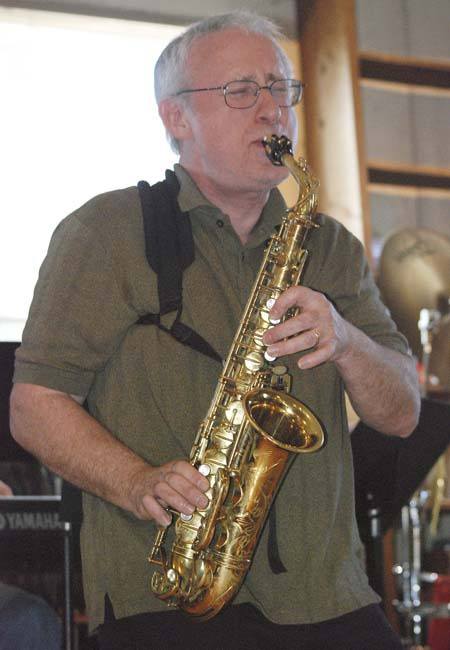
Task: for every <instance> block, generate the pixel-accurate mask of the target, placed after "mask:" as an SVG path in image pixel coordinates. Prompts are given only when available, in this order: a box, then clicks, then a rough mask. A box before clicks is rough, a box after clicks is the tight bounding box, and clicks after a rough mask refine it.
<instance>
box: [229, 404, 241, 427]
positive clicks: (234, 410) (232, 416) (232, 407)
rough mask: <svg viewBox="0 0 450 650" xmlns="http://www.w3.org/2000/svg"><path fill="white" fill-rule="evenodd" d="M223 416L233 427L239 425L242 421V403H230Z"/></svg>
mask: <svg viewBox="0 0 450 650" xmlns="http://www.w3.org/2000/svg"><path fill="white" fill-rule="evenodd" d="M225 416H226V418H227V420H228V422H231V424H233V425H240V424H242V421H243V419H244V408H243V406H242V403H241V402H240V401H239V400H235V401H234V402H231V403H230V404H229V405H228V407H227V409H226V411H225Z"/></svg>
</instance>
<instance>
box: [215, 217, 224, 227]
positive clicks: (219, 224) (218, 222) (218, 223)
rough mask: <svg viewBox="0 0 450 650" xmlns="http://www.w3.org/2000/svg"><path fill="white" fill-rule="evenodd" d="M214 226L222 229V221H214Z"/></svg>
mask: <svg viewBox="0 0 450 650" xmlns="http://www.w3.org/2000/svg"><path fill="white" fill-rule="evenodd" d="M216 226H217V227H218V228H223V221H222V219H217V221H216Z"/></svg>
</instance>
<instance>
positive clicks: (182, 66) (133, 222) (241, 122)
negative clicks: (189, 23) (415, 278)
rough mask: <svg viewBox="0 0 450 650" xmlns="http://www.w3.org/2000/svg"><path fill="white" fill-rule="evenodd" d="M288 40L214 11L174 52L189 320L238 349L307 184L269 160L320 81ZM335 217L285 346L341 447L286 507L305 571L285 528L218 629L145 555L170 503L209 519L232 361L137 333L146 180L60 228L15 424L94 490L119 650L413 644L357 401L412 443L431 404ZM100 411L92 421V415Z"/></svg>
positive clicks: (280, 306)
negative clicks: (370, 482)
mask: <svg viewBox="0 0 450 650" xmlns="http://www.w3.org/2000/svg"><path fill="white" fill-rule="evenodd" d="M276 35H277V32H276V30H275V28H274V26H273V25H272V24H271V23H270V22H269V21H266V20H265V19H261V18H259V17H256V16H250V15H248V14H246V13H242V12H237V13H233V14H229V15H226V16H223V17H218V18H212V19H208V20H206V21H203V22H201V23H199V24H197V25H194V26H193V27H191V28H190V29H189V30H188V31H187V32H186V33H185V34H184V36H182V37H179V38H178V39H176V40H175V41H174V42H172V44H170V45H169V46H168V48H166V50H165V51H164V52H163V54H162V55H161V57H160V59H159V62H158V64H157V67H156V72H155V87H156V96H157V101H158V104H159V111H160V115H161V118H162V120H163V123H164V125H165V127H166V130H167V132H168V134H169V136H170V138H171V140H172V142H173V143H174V146H176V147H177V149H178V151H179V154H180V166H177V167H176V174H177V178H178V180H179V182H180V186H181V188H180V192H179V195H178V203H179V206H180V208H181V210H182V211H184V212H189V215H190V219H191V223H192V232H193V237H194V243H195V261H194V263H193V264H192V265H191V266H190V267H189V268H188V269H187V270H186V271H185V273H184V276H183V286H184V293H183V321H185V322H186V323H187V324H188V325H190V326H191V327H192V328H193V329H194V330H195V331H196V332H198V333H199V334H200V335H201V336H202V337H203V338H204V339H206V340H207V341H208V342H210V343H211V344H212V345H213V347H214V348H215V349H216V350H217V352H218V353H219V354H220V355H221V356H222V358H225V357H226V355H227V351H228V348H229V346H230V343H231V341H232V339H233V337H234V334H235V331H236V329H237V326H238V323H239V320H240V317H241V313H242V309H243V307H244V305H245V302H246V300H247V297H248V295H249V293H250V290H251V286H252V283H253V280H254V277H255V275H256V273H257V270H258V267H259V265H260V262H261V257H262V252H263V249H264V242H265V240H266V239H267V237H269V236H270V234H271V233H272V232H273V229H274V227H275V225H276V224H277V223H279V221H280V217H281V214H282V212H283V209H284V205H283V202H282V200H281V197H280V195H279V193H278V191H277V190H276V189H274V188H275V187H276V186H277V185H278V184H279V182H280V181H281V180H283V178H285V176H286V174H287V172H286V170H285V169H284V168H283V167H275V166H273V165H272V164H271V163H270V162H269V161H268V159H267V158H266V155H265V153H264V151H263V147H262V144H261V140H262V138H263V137H264V136H265V135H268V134H272V133H277V134H286V135H287V136H288V137H291V138H293V137H295V131H296V125H295V117H294V111H293V108H292V106H293V105H294V104H295V103H296V102H297V101H298V100H299V98H300V91H301V85H300V84H299V83H298V82H295V81H292V82H291V81H282V82H281V90H280V83H279V81H280V80H289V79H291V77H292V73H291V71H290V68H289V64H288V62H287V61H286V58H285V56H284V55H283V54H282V52H281V51H280V48H279V47H278V46H277V44H276V41H275V37H276ZM243 80H244V81H245V82H246V83H245V88H244V89H243V88H242V81H243ZM235 81H239V82H241V83H240V84H238V87H237V86H236V84H235V83H233V82H235ZM274 82H277V83H275V85H273V84H274ZM320 221H321V224H322V225H321V228H319V229H317V230H315V231H314V232H313V233H312V234H311V237H310V240H309V242H310V244H309V245H308V248H309V249H310V252H311V258H310V262H309V265H308V268H307V270H306V273H305V276H304V279H303V282H302V284H303V286H296V287H291V288H290V289H289V290H287V291H286V292H285V293H284V294H283V295H282V296H281V297H280V298H279V299H278V301H277V302H276V304H275V305H274V307H273V309H272V311H271V316H272V318H273V319H276V318H279V317H280V316H281V315H282V314H283V313H284V312H285V311H286V310H287V309H289V308H291V307H293V306H297V307H300V312H299V314H298V316H296V317H295V318H291V319H288V320H287V321H286V322H284V323H281V324H279V325H277V326H275V327H273V328H272V329H271V330H270V332H268V333H267V334H266V337H265V343H266V344H267V345H268V351H269V353H270V354H271V355H272V356H273V357H283V363H285V364H286V365H287V366H288V367H289V370H290V372H291V373H292V375H293V380H294V388H293V394H294V396H297V397H299V396H301V399H302V401H303V402H305V403H307V404H308V406H309V407H310V408H311V409H312V410H313V412H314V413H315V414H316V415H318V417H319V418H320V419H321V421H322V423H323V425H324V428H325V429H326V432H327V445H326V446H325V448H324V449H323V450H322V451H320V452H319V453H317V454H314V455H311V456H308V457H307V458H305V457H304V456H303V457H302V458H301V459H297V460H296V462H295V463H294V464H293V466H292V468H291V470H290V472H289V474H288V476H287V477H286V479H285V481H284V482H283V485H282V487H281V489H280V491H279V494H278V497H277V514H276V518H277V528H278V543H279V554H280V559H281V561H282V562H283V564H284V565H285V568H286V571H284V572H282V573H279V574H276V575H275V574H274V573H273V572H272V571H271V569H270V567H269V565H268V562H267V527H266V530H265V532H264V534H263V535H262V539H261V541H260V543H259V547H258V550H257V552H256V554H255V557H254V562H253V565H252V568H251V570H250V572H249V574H248V576H247V579H246V582H245V584H244V585H243V587H242V588H241V591H240V593H239V595H238V597H237V598H236V601H235V603H236V605H235V606H233V607H229V608H228V609H226V610H224V612H223V613H221V614H219V615H218V616H217V617H215V618H214V619H212V620H211V621H209V622H207V623H204V624H203V625H193V624H192V623H191V622H190V621H189V620H186V618H185V617H183V615H182V614H180V613H178V612H174V611H171V612H167V611H166V606H165V604H164V603H162V602H161V601H159V600H158V599H156V598H154V597H153V596H152V594H151V593H150V590H149V586H148V579H149V570H148V567H147V566H146V555H147V554H148V551H149V548H150V546H151V543H152V540H153V538H154V524H155V523H156V524H163V525H167V524H168V523H169V521H170V515H169V514H168V512H167V509H166V508H167V507H169V508H171V509H174V510H176V511H179V512H181V513H184V514H186V515H188V514H190V513H192V512H193V510H194V509H195V508H197V507H199V508H202V507H205V505H206V504H207V499H206V496H205V492H206V491H207V489H208V485H209V484H208V481H207V479H205V477H203V476H202V475H201V474H200V473H199V472H198V471H197V470H196V469H194V468H193V467H192V466H191V465H190V464H189V463H188V462H187V461H186V460H183V459H185V458H186V457H187V456H188V455H189V451H190V448H191V446H192V442H193V439H194V436H195V433H196V431H197V429H198V426H199V423H200V421H201V420H202V418H203V417H204V416H205V414H206V411H207V408H208V405H209V403H210V401H211V398H212V394H213V392H214V389H215V386H216V383H217V377H218V375H219V373H220V368H219V367H218V364H217V363H216V362H214V361H213V360H211V359H208V358H207V357H205V356H204V355H202V354H199V353H198V352H196V351H195V350H192V349H190V348H188V347H185V346H182V345H180V344H179V343H177V342H176V341H174V339H173V338H172V337H171V336H169V335H168V334H166V333H164V332H161V331H160V330H159V329H157V328H156V327H148V326H142V325H136V321H137V320H138V319H139V316H140V315H142V314H145V313H148V312H158V301H157V291H156V278H155V275H154V274H153V273H152V271H151V270H150V268H149V266H148V264H147V261H146V258H145V251H144V239H143V229H142V214H141V209H140V204H139V197H138V195H137V190H136V188H129V189H127V190H122V191H118V192H113V193H108V194H106V195H102V196H100V197H97V198H95V199H93V200H92V201H91V202H89V203H88V204H87V205H85V206H83V207H82V208H81V209H80V210H78V211H76V212H75V213H74V214H72V215H71V216H69V217H68V218H67V219H66V220H65V221H64V222H63V223H62V224H61V225H60V226H59V228H58V229H57V231H56V233H55V235H54V238H53V241H52V244H51V247H50V251H49V254H48V256H47V259H46V261H45V262H44V264H43V267H42V269H41V273H40V279H39V283H38V286H37V290H36V294H35V298H34V301H33V305H32V308H31V312H30V317H29V321H28V324H27V326H26V328H25V331H24V337H23V344H22V347H21V348H20V350H19V351H18V353H17V365H16V375H15V382H16V384H15V388H14V391H13V394H12V401H11V405H12V430H13V433H14V435H15V437H16V439H17V440H18V441H19V442H20V443H21V444H23V445H24V446H25V447H27V448H28V449H30V450H31V451H32V452H33V453H35V454H36V455H37V456H38V457H39V458H40V459H42V461H43V462H44V463H45V464H46V465H48V466H49V467H50V468H51V469H52V470H53V471H55V472H57V473H58V474H60V475H62V476H63V477H64V478H66V479H67V480H69V481H71V482H73V483H75V484H76V485H78V486H80V487H81V488H83V490H84V498H83V514H84V523H83V531H82V554H83V562H84V583H85V594H86V599H87V603H88V609H89V616H90V619H91V623H92V625H93V627H96V626H97V625H99V624H102V623H103V621H104V619H105V618H106V619H107V620H108V621H110V622H107V623H106V624H105V625H104V626H103V627H102V633H101V643H102V644H103V646H102V647H108V648H110V647H122V648H125V647H130V648H131V647H133V648H134V647H145V648H147V647H150V646H151V647H155V648H165V647H167V648H169V647H170V648H178V647H180V648H182V647H183V648H187V647H193V648H194V647H195V648H198V647H201V648H229V647H230V648H231V647H233V648H237V647H238V648H251V647H255V648H258V649H262V648H269V647H270V648H275V647H276V648H287V647H298V648H303V647H304V648H308V650H311V649H312V648H321V649H322V648H328V647H329V639H330V638H332V639H333V643H334V646H333V647H335V648H341V647H342V648H345V650H352V649H353V648H355V649H356V648H358V650H360V649H361V648H365V649H366V650H369V649H370V648H374V649H375V648H377V650H378V649H379V648H381V647H382V648H385V649H388V648H400V647H401V646H400V645H399V641H398V640H396V638H395V637H394V636H393V633H392V631H391V630H390V628H389V627H388V626H387V624H386V622H385V621H384V619H383V618H382V616H381V614H380V611H379V609H378V606H377V605H376V603H377V601H378V598H377V597H376V595H375V594H374V593H373V592H372V591H371V590H370V589H369V587H368V585H367V579H366V577H365V574H364V570H363V567H362V564H361V560H360V551H361V548H360V542H359V538H358V534H357V531H356V524H355V517H354V505H353V474H352V463H351V454H350V441H349V434H348V430H347V428H346V416H345V406H344V402H343V391H344V387H345V389H346V391H347V393H348V394H349V396H350V399H351V401H352V404H353V406H354V407H355V409H356V411H357V412H358V414H359V415H360V417H361V418H362V419H364V420H365V421H366V422H367V423H368V424H369V425H371V426H372V427H375V428H377V429H378V430H380V431H383V432H385V433H387V434H391V435H399V436H405V435H408V434H409V433H410V432H411V431H412V430H413V429H414V427H415V425H416V422H417V417H418V410H419V397H418V390H417V382H416V377H415V370H414V364H413V361H412V359H411V358H410V356H408V354H407V348H406V344H405V341H404V339H403V338H402V337H401V336H400V335H399V334H398V333H397V332H396V330H395V327H394V325H393V323H392V322H391V320H390V319H389V316H388V314H387V310H386V309H385V308H384V307H383V306H382V304H381V303H380V302H379V298H378V294H377V292H376V289H375V287H374V284H373V281H372V279H371V277H370V275H369V272H368V270H367V265H366V263H365V261H364V258H363V254H362V248H361V245H360V244H359V243H358V242H357V241H356V240H355V239H354V238H353V237H352V236H351V235H350V234H349V233H348V232H347V231H346V230H345V229H344V228H342V227H341V226H340V225H339V224H337V223H336V222H335V221H333V220H332V219H328V218H324V217H323V218H322V217H321V218H320ZM305 351H306V352H305ZM86 398H87V402H88V405H89V412H90V415H89V414H88V413H87V412H86V411H85V410H83V409H82V408H81V406H80V404H81V403H82V402H83V401H84V400H85V399H86ZM149 522H150V523H149ZM149 611H150V612H154V614H152V615H148V614H143V613H144V612H149ZM113 617H114V618H115V619H117V620H116V622H114V621H112V622H111V619H112V618H113ZM124 630H126V632H124ZM122 635H123V636H122ZM138 640H139V642H140V643H141V645H138ZM114 644H117V645H116V646H114ZM127 644H128V645H127Z"/></svg>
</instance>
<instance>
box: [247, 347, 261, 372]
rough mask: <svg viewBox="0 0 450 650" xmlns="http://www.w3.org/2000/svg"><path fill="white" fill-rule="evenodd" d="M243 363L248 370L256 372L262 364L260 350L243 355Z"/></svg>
mask: <svg viewBox="0 0 450 650" xmlns="http://www.w3.org/2000/svg"><path fill="white" fill-rule="evenodd" d="M244 363H245V367H246V368H247V370H250V372H256V371H257V370H260V368H262V367H263V365H264V359H263V355H262V354H261V353H260V352H250V354H248V355H247V356H246V357H245V362H244Z"/></svg>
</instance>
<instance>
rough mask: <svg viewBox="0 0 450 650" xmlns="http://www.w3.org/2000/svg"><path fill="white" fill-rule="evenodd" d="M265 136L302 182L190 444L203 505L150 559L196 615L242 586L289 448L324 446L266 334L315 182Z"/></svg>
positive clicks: (293, 264)
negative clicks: (202, 481)
mask: <svg viewBox="0 0 450 650" xmlns="http://www.w3.org/2000/svg"><path fill="white" fill-rule="evenodd" d="M264 144H265V148H266V153H267V155H268V156H269V158H270V159H271V161H272V162H273V163H274V164H283V165H285V166H286V167H287V168H288V169H289V171H290V172H291V173H292V174H293V176H294V177H295V178H296V180H297V182H298V183H299V197H298V201H297V203H296V204H295V206H294V207H293V208H291V209H290V210H288V211H287V213H286V214H285V215H284V217H283V220H282V223H281V226H280V229H279V231H278V232H277V233H275V234H274V235H273V236H272V238H271V239H270V243H269V245H268V247H267V249H266V252H265V255H264V259H263V262H262V264H261V268H260V271H259V273H258V276H257V278H256V281H255V284H254V286H253V289H252V292H251V294H250V297H249V300H248V302H247V305H246V307H245V311H244V314H243V317H242V320H241V323H240V325H239V329H238V331H237V334H236V336H235V338H234V340H233V343H232V345H231V349H230V352H229V355H228V358H227V360H226V363H225V365H224V369H223V372H222V374H221V376H220V378H219V381H218V385H217V388H216V391H215V394H214V397H213V400H212V402H211V405H210V408H209V411H208V413H207V415H206V418H205V420H204V421H203V422H202V424H201V426H200V429H199V431H198V433H197V436H196V439H195V441H194V445H193V447H192V450H191V457H190V462H191V463H192V464H193V465H194V466H195V467H196V468H197V469H198V470H199V471H200V472H201V473H202V474H203V475H205V476H207V477H208V480H209V485H210V487H209V490H208V492H207V493H206V495H207V497H208V498H209V504H208V506H207V507H206V508H205V509H204V510H196V511H195V512H194V514H193V515H191V516H185V515H180V514H179V513H175V516H174V520H175V521H174V524H172V525H171V526H169V529H173V540H172V543H171V549H170V552H169V553H167V552H166V549H165V546H164V543H165V539H166V536H167V534H168V529H166V528H163V527H160V528H159V529H158V532H157V535H156V539H155V541H154V544H153V548H152V551H151V554H150V557H149V561H150V562H151V563H153V564H156V565H158V567H159V568H158V570H157V571H155V572H154V574H153V576H152V583H151V587H152V590H153V592H154V593H155V594H156V595H157V596H158V598H160V599H162V600H166V601H167V603H168V604H169V605H175V606H178V607H179V608H180V609H182V610H184V611H185V612H187V613H188V614H191V615H192V616H194V617H197V618H198V619H201V620H206V619H208V618H211V617H213V616H214V615H215V614H217V613H218V612H219V611H220V610H221V609H222V608H223V607H224V606H225V605H226V604H227V603H228V602H230V601H231V600H232V599H233V597H234V596H235V595H236V593H237V591H238V590H239V587H240V585H241V583H242V581H243V580H244V578H245V576H246V574H247V572H248V570H249V568H250V564H251V560H252V556H253V553H254V550H255V547H256V544H257V542H258V539H259V536H260V533H261V531H262V528H263V525H264V522H265V520H266V518H267V514H268V512H269V509H270V506H271V503H272V501H273V499H274V497H275V494H276V492H277V489H278V486H279V484H280V481H281V479H282V477H283V475H284V472H285V470H286V468H287V465H288V461H289V459H290V458H291V456H292V454H298V453H311V452H315V451H317V450H319V449H320V448H321V447H322V446H323V444H324V432H323V429H322V427H321V425H320V423H319V421H318V420H317V418H316V417H315V416H314V414H313V413H312V412H311V411H310V410H309V409H308V407H307V406H305V405H304V404H302V403H301V402H299V401H298V400H296V399H294V398H293V397H291V396H289V395H288V392H289V390H290V383H291V381H290V380H291V377H290V375H289V374H288V373H287V369H286V368H285V367H284V366H280V365H278V366H273V364H272V361H274V360H273V359H271V358H270V357H269V356H268V354H267V353H266V346H265V345H264V343H263V342H262V337H263V334H264V332H265V331H266V330H267V329H268V328H270V327H271V326H272V325H273V324H274V323H273V322H271V320H270V317H269V311H270V309H271V307H272V305H273V303H274V301H275V300H276V299H277V298H278V297H279V296H280V294H281V293H282V292H283V291H285V289H287V288H288V287H290V286H292V285H295V284H298V283H299V281H300V276H301V273H302V270H303V267H304V264H305V261H306V256H307V251H306V250H305V249H304V248H303V244H304V240H305V238H306V236H307V234H308V231H309V230H310V229H311V228H312V227H317V224H316V223H315V221H314V216H315V212H316V208H317V188H318V181H317V180H316V179H315V178H314V177H313V176H312V175H311V173H310V171H309V169H308V166H307V164H306V162H305V161H304V160H303V159H300V160H299V161H295V160H294V158H293V156H292V151H291V143H290V141H289V140H288V139H287V138H286V137H284V136H281V137H280V138H278V137H277V136H272V137H271V138H265V140H264ZM294 313H295V312H292V311H291V313H288V314H286V315H285V317H284V318H287V317H290V316H292V315H293V314H294Z"/></svg>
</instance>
